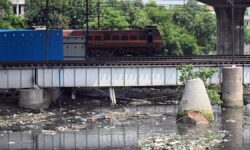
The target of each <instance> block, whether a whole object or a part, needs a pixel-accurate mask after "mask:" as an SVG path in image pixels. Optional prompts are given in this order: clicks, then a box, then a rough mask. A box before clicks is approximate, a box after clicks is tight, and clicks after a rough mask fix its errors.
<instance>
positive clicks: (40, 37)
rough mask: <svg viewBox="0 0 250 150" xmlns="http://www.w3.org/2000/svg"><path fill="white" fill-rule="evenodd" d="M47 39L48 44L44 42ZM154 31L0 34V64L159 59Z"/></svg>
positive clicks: (159, 42) (158, 38) (159, 43)
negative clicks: (132, 58)
mask: <svg viewBox="0 0 250 150" xmlns="http://www.w3.org/2000/svg"><path fill="white" fill-rule="evenodd" d="M46 39H47V40H46ZM162 48H163V42H162V39H161V36H160V33H159V31H158V30H157V29H156V27H152V26H148V27H145V28H142V29H129V30H110V29H99V30H89V31H88V32H87V31H86V30H61V29H50V30H47V31H46V30H44V29H36V30H0V61H63V60H85V59H87V58H91V57H114V56H155V55H161V53H162Z"/></svg>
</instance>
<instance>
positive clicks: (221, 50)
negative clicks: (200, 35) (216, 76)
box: [214, 6, 246, 55]
mask: <svg viewBox="0 0 250 150" xmlns="http://www.w3.org/2000/svg"><path fill="white" fill-rule="evenodd" d="M214 10H215V13H216V17H217V47H216V49H217V54H219V55H231V54H232V50H234V54H235V55H243V54H244V13H245V10H246V7H240V6H236V7H235V8H234V12H235V13H234V28H233V27H232V24H233V19H232V7H228V6H226V7H217V6H214ZM232 28H233V29H232ZM233 31H234V33H235V38H234V39H233V36H232V33H233ZM233 40H234V47H233Z"/></svg>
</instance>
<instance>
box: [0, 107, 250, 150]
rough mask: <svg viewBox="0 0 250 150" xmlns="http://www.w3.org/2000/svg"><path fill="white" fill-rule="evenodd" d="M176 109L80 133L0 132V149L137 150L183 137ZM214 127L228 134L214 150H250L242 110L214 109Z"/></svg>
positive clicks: (249, 124)
mask: <svg viewBox="0 0 250 150" xmlns="http://www.w3.org/2000/svg"><path fill="white" fill-rule="evenodd" d="M176 109H177V107H176V106H157V108H156V106H146V107H145V106H142V107H138V108H136V111H141V112H143V111H146V112H150V113H153V112H154V113H155V112H156V113H162V114H164V115H162V116H161V117H153V118H151V119H142V118H137V119H136V118H134V119H131V120H126V121H123V122H120V123H117V122H116V123H112V122H111V123H110V125H108V126H104V127H103V126H98V124H92V125H90V126H88V128H87V129H86V130H83V131H81V132H70V133H69V132H62V133H59V132H50V133H48V134H44V133H40V132H37V133H36V132H32V133H31V132H13V133H12V132H0V149H115V148H116V149H138V148H137V141H138V140H139V139H141V138H143V137H146V136H148V135H151V134H169V133H176V134H185V132H186V131H187V130H188V128H187V127H185V128H184V127H182V126H181V125H176V123H175V112H176ZM214 111H215V118H216V122H215V126H216V127H217V128H219V129H221V130H226V131H229V132H230V134H228V135H227V137H225V139H227V140H230V141H229V142H223V143H222V144H220V145H218V146H216V147H215V148H213V149H216V150H217V149H225V150H230V149H232V150H233V149H250V119H249V118H248V117H247V116H244V114H245V113H244V112H243V110H242V109H226V110H221V109H220V108H219V107H214Z"/></svg>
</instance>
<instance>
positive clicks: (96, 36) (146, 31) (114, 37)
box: [63, 26, 163, 57]
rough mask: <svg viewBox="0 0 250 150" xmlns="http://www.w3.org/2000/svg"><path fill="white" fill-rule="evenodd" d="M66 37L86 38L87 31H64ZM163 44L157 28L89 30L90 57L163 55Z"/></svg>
mask: <svg viewBox="0 0 250 150" xmlns="http://www.w3.org/2000/svg"><path fill="white" fill-rule="evenodd" d="M63 36H64V38H65V37H84V36H86V31H83V30H64V32H63ZM162 47H163V42H162V40H161V36H160V33H159V31H158V30H157V29H156V27H153V26H148V27H145V28H143V29H130V30H107V29H105V30H89V32H88V50H89V53H88V55H89V56H90V57H96V56H155V55H161V49H162Z"/></svg>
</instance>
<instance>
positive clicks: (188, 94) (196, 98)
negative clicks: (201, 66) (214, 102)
mask: <svg viewBox="0 0 250 150" xmlns="http://www.w3.org/2000/svg"><path fill="white" fill-rule="evenodd" d="M188 112H200V113H201V114H202V115H203V116H204V117H205V118H206V119H207V120H209V121H212V120H214V115H213V110H212V106H211V103H210V100H209V98H208V95H207V91H206V88H205V85H204V83H203V81H202V80H201V79H200V78H196V79H191V80H188V82H187V84H186V87H185V89H184V91H183V95H182V98H181V102H180V105H179V108H178V112H177V120H178V119H179V118H182V117H183V116H186V115H187V113H188Z"/></svg>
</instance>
